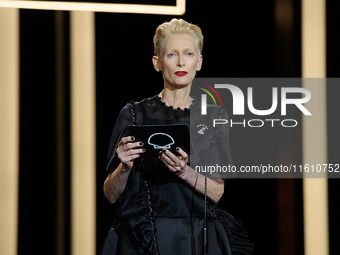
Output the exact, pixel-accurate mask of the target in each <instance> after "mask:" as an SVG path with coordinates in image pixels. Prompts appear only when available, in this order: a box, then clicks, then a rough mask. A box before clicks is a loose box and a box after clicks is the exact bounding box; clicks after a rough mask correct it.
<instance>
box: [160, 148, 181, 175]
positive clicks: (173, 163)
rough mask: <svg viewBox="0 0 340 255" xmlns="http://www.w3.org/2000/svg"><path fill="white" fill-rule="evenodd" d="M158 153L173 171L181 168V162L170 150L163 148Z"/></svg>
mask: <svg viewBox="0 0 340 255" xmlns="http://www.w3.org/2000/svg"><path fill="white" fill-rule="evenodd" d="M160 154H161V157H162V158H163V159H164V161H165V163H166V165H168V167H169V168H171V169H173V171H178V169H180V168H182V163H183V162H182V161H181V160H180V159H179V158H178V157H177V156H176V155H174V154H173V153H172V152H171V151H169V150H166V149H163V150H162V151H161V152H160ZM164 161H163V162H164Z"/></svg>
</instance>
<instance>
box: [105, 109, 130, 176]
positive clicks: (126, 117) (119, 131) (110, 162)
mask: <svg viewBox="0 0 340 255" xmlns="http://www.w3.org/2000/svg"><path fill="white" fill-rule="evenodd" d="M131 124H132V119H131V114H130V106H129V104H127V105H126V106H124V107H123V108H122V109H121V111H120V113H119V115H118V118H117V120H116V123H115V126H114V128H113V131H112V134H111V139H110V145H109V150H108V155H107V163H106V171H109V170H110V169H116V168H117V166H118V165H119V163H120V161H119V159H118V157H116V149H117V146H118V143H119V142H120V140H121V139H122V137H125V136H127V135H128V126H129V125H131Z"/></svg>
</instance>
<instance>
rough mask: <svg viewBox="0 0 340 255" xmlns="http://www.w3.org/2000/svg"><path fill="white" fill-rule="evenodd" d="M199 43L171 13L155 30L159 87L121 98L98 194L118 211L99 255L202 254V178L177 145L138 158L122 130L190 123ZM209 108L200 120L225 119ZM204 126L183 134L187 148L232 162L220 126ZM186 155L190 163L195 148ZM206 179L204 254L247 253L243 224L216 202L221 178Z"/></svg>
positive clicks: (139, 151)
mask: <svg viewBox="0 0 340 255" xmlns="http://www.w3.org/2000/svg"><path fill="white" fill-rule="evenodd" d="M202 47H203V35H202V33H201V29H200V28H199V27H198V26H195V25H192V24H189V23H188V22H186V21H184V20H181V19H180V20H178V19H173V20H171V21H170V22H166V23H163V24H161V25H160V26H159V27H158V28H157V30H156V34H155V36H154V48H155V54H156V55H155V56H154V57H153V58H152V62H153V66H154V68H155V70H156V71H157V72H162V74H163V79H164V89H163V91H162V92H161V93H160V94H158V95H156V96H154V97H151V98H148V99H144V100H143V101H141V102H138V103H134V102H131V103H129V104H128V105H127V106H125V107H124V108H123V109H122V110H121V112H120V114H119V116H118V119H117V121H116V124H115V127H114V130H113V133H112V137H111V143H110V153H109V157H108V164H107V170H108V171H109V174H108V177H107V179H106V180H105V182H104V194H105V196H106V198H107V199H108V200H109V201H110V202H111V203H116V204H117V208H118V209H117V210H116V218H115V221H114V223H113V225H112V229H111V231H110V234H109V237H108V239H107V241H106V244H105V246H104V249H103V254H129V255H133V254H160V255H167V254H169V255H170V254H179V255H181V254H183V255H189V254H203V231H202V228H203V222H204V221H203V213H204V199H203V194H204V188H205V185H204V182H205V180H204V178H200V177H201V176H202V175H201V174H199V173H197V172H196V171H195V170H194V169H193V168H192V167H190V165H191V164H189V162H188V161H189V156H188V154H187V153H186V152H185V151H184V150H183V149H182V148H176V151H177V153H178V155H179V156H177V155H175V154H174V153H173V152H171V151H170V150H168V149H163V150H161V151H160V154H159V157H158V158H151V159H150V158H143V153H144V152H145V149H144V148H143V143H142V142H138V141H136V138H135V137H133V136H129V134H128V129H127V127H128V125H136V124H137V125H147V124H154V125H155V124H156V125H157V124H182V123H187V124H191V125H195V126H196V124H197V123H190V117H191V120H193V119H195V118H193V116H197V117H198V116H199V115H200V103H199V102H197V101H196V100H194V99H192V98H191V97H190V89H191V85H192V84H191V82H192V80H193V78H194V77H195V75H196V72H197V71H199V70H200V69H201V66H202V60H203V59H202V55H201V52H202ZM210 113H211V114H210V115H209V116H210V117H206V118H208V119H206V120H205V121H207V123H208V122H209V118H217V117H218V118H227V114H226V112H225V111H224V110H223V109H222V108H219V107H212V108H211V107H210ZM197 119H199V118H197ZM197 126H198V125H197ZM221 126H226V125H221ZM210 130H211V131H210V133H209V134H207V135H206V136H205V137H204V139H202V138H201V137H196V138H195V137H191V139H192V141H193V147H194V149H195V150H196V149H197V148H210V150H211V151H213V153H212V154H211V157H212V158H214V160H222V161H223V162H224V163H226V164H232V163H233V162H232V158H231V153H230V148H229V143H228V132H229V130H228V128H227V127H220V128H218V129H215V130H212V129H210ZM197 136H199V134H197ZM196 152H198V150H196ZM190 161H191V163H194V164H197V163H198V161H199V156H198V153H196V154H195V155H191V156H190ZM207 182H208V185H207V197H208V200H209V204H208V211H207V229H208V230H207V231H208V232H207V236H208V245H207V253H208V254H214V255H217V254H221V255H222V254H223V255H226V254H250V253H251V251H252V245H251V244H250V243H249V242H248V240H247V235H246V232H245V231H244V229H243V228H242V227H241V226H240V224H239V223H238V222H236V221H235V220H234V219H233V217H232V216H231V215H229V214H227V213H226V212H224V211H222V210H221V209H219V208H218V207H217V206H216V203H217V202H218V201H219V200H220V198H221V196H222V195H223V192H224V180H223V179H222V178H214V179H213V178H208V180H207Z"/></svg>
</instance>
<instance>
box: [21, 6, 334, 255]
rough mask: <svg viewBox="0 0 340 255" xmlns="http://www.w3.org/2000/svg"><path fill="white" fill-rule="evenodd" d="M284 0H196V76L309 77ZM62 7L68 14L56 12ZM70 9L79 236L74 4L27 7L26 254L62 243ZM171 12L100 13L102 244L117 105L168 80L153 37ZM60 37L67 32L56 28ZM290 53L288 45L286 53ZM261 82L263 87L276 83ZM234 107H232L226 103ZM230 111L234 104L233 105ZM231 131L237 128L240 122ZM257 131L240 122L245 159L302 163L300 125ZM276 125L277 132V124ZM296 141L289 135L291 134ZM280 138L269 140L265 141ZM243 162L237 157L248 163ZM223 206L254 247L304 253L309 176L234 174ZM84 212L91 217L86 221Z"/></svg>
mask: <svg viewBox="0 0 340 255" xmlns="http://www.w3.org/2000/svg"><path fill="white" fill-rule="evenodd" d="M277 2H278V1H270V0H263V1H251V0H246V1H228V2H226V1H213V2H207V1H203V0H197V1H187V7H186V8H187V9H186V13H185V15H183V16H180V18H183V19H185V20H187V21H189V22H192V23H194V24H197V25H199V26H200V27H201V29H202V31H203V34H204V47H203V56H204V58H203V68H202V70H201V71H200V72H199V73H198V75H197V76H198V77H240V78H249V77H301V57H300V56H301V48H300V44H301V39H300V33H301V31H300V26H301V23H300V11H301V9H300V1H293V0H292V1H287V4H288V2H289V3H290V4H291V5H290V10H291V11H292V13H293V18H292V19H291V21H292V24H293V26H292V27H291V29H290V30H289V32H288V33H287V34H285V33H283V32H282V31H281V30H280V29H279V28H278V26H277V23H276V18H275V17H276V16H275V15H276V11H275V4H277ZM338 11H339V3H338V2H336V1H334V0H333V1H328V2H327V17H328V18H327V57H328V61H327V76H328V77H338V76H339V59H340V51H339V50H338V47H337V46H338V45H339V40H340V36H339V32H338V24H339V19H340V18H339V16H338V15H337V13H338ZM58 15H59V16H58ZM57 16H58V17H62V21H63V23H58V24H59V26H60V24H62V32H61V34H62V35H63V37H62V38H61V41H62V42H63V45H64V49H63V56H64V58H63V59H62V66H63V71H64V73H63V86H64V88H65V91H64V93H63V97H64V99H65V103H64V110H63V111H64V114H65V129H66V130H67V131H68V132H66V133H65V137H64V139H65V141H66V144H67V145H66V147H65V150H64V153H65V155H66V156H65V162H66V163H65V172H66V175H65V177H64V183H65V192H66V196H65V199H66V200H65V208H66V209H65V211H66V225H65V228H66V233H65V237H64V242H65V253H64V254H69V253H70V252H69V251H70V247H71V242H70V227H71V224H70V203H71V201H70V198H69V193H70V190H71V188H72V187H70V150H69V141H70V137H69V130H70V121H69V117H70V116H69V108H70V104H71V102H70V99H69V88H70V84H69V13H68V12H56V11H35V10H21V11H20V44H21V46H20V54H21V64H20V70H21V76H20V89H21V92H20V97H21V100H20V103H21V106H20V110H21V115H20V122H21V126H20V193H19V249H18V253H19V254H52V255H53V254H56V247H57V246H58V245H59V244H58V243H57V242H56V229H57V226H56V218H57V206H56V199H57V193H56V186H57V183H56V176H57V173H56V172H57V170H56V161H57V159H56V142H57V135H56V132H57V131H56V122H57V120H56V115H57V114H56V102H57V100H58V98H57V93H56V87H57V85H56V80H57V78H58V77H57V75H56V69H57V65H56V46H57V45H56V39H57V38H56V37H58V36H60V33H59V34H57V35H56V33H55V31H56V26H57V21H56V20H57ZM171 18H172V16H165V15H144V14H143V15H142V14H117V13H96V15H95V19H96V100H97V101H96V103H97V108H96V114H97V116H96V117H97V120H96V128H97V137H96V138H97V250H99V249H100V246H101V244H102V242H103V240H104V238H105V235H106V233H107V231H108V229H109V227H110V224H111V221H112V217H113V210H114V205H111V204H109V203H108V202H107V201H106V199H105V198H104V196H103V193H102V185H103V181H104V179H105V177H106V173H105V170H104V169H105V161H106V153H107V147H108V142H109V137H110V134H111V131H112V128H113V125H114V122H115V119H116V117H117V114H118V112H119V110H120V109H121V108H122V107H123V106H124V105H125V104H126V103H127V102H128V101H130V100H131V99H134V100H136V101H138V100H141V99H143V98H145V97H150V96H152V95H154V94H155V93H156V92H157V91H161V90H162V87H163V81H162V76H161V74H159V73H156V72H155V71H154V69H153V67H152V63H151V58H152V56H153V43H152V37H153V35H154V32H155V29H156V27H157V26H158V25H159V24H161V23H162V22H164V21H169V20H170V19H171ZM59 39H60V38H59ZM283 53H285V54H283ZM339 92H340V91H339V87H337V86H332V87H329V88H328V105H327V106H328V129H329V130H328V146H329V163H339V155H340V154H339V148H338V146H337V145H338V144H339V142H340V141H339V135H338V133H337V132H338V130H339V128H340V125H339V121H337V118H335V116H338V115H339V114H338V110H337V109H339V103H338V100H337V95H338V94H339ZM259 93H261V92H259ZM266 93H267V92H266V91H263V96H264V97H265V96H266V95H267V94H266ZM227 110H228V109H227ZM228 111H229V110H228ZM232 132H233V131H232ZM257 132H258V133H256V136H254V135H251V134H250V133H247V134H246V135H245V134H244V133H242V132H240V131H235V132H234V133H232V134H231V143H232V148H233V153H234V157H235V160H236V162H237V163H239V162H240V161H242V157H250V158H255V159H256V158H266V159H267V160H268V161H269V162H272V164H274V165H275V164H277V163H278V162H280V161H281V160H282V155H288V156H289V157H291V158H290V159H291V161H292V162H295V163H296V164H299V163H301V161H302V160H301V155H302V154H301V129H300V128H296V129H294V131H291V132H292V133H290V134H284V135H280V133H277V134H275V135H277V137H278V139H277V140H276V141H272V140H270V136H268V135H267V134H268V133H266V132H267V131H266V130H263V131H257ZM273 132H280V131H279V130H278V129H276V130H275V131H273ZM287 141H288V142H287ZM269 143H270V144H271V146H267V145H268V144H269ZM239 164H240V163H239ZM338 193H339V180H329V216H330V219H329V220H330V224H329V226H330V248H331V254H339V253H340V250H339V246H338V245H337V243H336V242H337V240H338V239H339V234H338V229H339V227H340V222H339V219H338V217H337V215H339V213H340V210H339V202H338V198H337V194H338ZM220 205H221V207H223V208H224V209H226V210H227V211H229V212H230V213H232V214H233V215H234V216H235V217H236V219H238V220H240V221H241V222H242V223H243V224H244V226H245V227H246V228H247V230H248V232H249V236H250V239H251V241H252V242H253V243H254V244H255V254H290V255H291V254H303V216H302V214H303V212H302V181H301V180H291V179H288V180H281V179H242V180H231V181H228V182H227V183H226V190H225V195H224V197H223V199H222V201H221V202H220ZM84 224H86V223H84Z"/></svg>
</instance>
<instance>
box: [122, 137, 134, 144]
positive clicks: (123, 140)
mask: <svg viewBox="0 0 340 255" xmlns="http://www.w3.org/2000/svg"><path fill="white" fill-rule="evenodd" d="M134 140H135V137H133V136H126V137H123V138H122V139H121V140H120V142H121V143H122V144H127V143H131V142H133V141H134Z"/></svg>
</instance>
